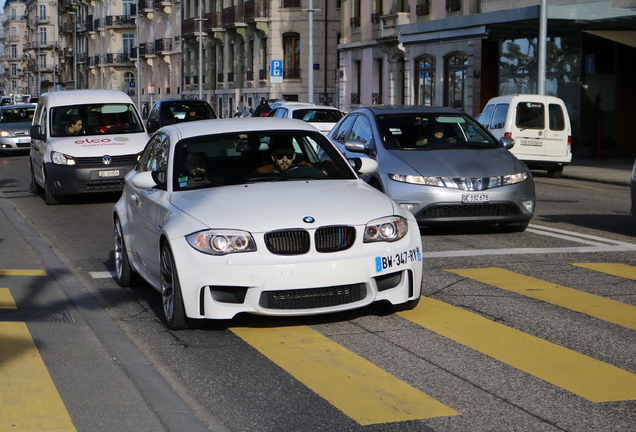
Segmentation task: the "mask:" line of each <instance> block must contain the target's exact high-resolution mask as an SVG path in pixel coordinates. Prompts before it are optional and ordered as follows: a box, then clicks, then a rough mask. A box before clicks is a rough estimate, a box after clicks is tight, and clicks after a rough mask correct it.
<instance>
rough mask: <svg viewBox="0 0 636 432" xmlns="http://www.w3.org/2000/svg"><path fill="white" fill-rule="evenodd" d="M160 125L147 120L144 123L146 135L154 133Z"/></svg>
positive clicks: (154, 121) (155, 121)
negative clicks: (146, 130)
mask: <svg viewBox="0 0 636 432" xmlns="http://www.w3.org/2000/svg"><path fill="white" fill-rule="evenodd" d="M159 127H160V125H159V122H158V121H157V120H148V122H147V123H146V129H148V133H149V134H151V133H154V132H155V131H156V130H157V129H159Z"/></svg>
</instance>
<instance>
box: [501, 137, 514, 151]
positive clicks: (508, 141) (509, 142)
mask: <svg viewBox="0 0 636 432" xmlns="http://www.w3.org/2000/svg"><path fill="white" fill-rule="evenodd" d="M499 141H500V142H501V144H502V145H503V146H504V148H507V149H508V150H510V149H511V148H513V147H514V145H515V140H514V138H510V137H507V136H505V137H501V139H500V140H499Z"/></svg>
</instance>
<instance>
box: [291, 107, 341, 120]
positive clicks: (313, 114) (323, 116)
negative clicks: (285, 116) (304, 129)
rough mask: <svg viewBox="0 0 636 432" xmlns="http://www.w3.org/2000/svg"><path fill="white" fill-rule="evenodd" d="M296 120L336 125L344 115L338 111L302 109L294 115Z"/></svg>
mask: <svg viewBox="0 0 636 432" xmlns="http://www.w3.org/2000/svg"><path fill="white" fill-rule="evenodd" d="M292 116H293V117H294V118H295V119H300V120H304V121H306V122H315V123H336V122H338V121H339V120H340V119H341V118H342V113H340V111H337V110H327V109H300V110H295V111H294V112H293V113H292Z"/></svg>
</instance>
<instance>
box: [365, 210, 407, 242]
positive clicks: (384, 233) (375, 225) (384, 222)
mask: <svg viewBox="0 0 636 432" xmlns="http://www.w3.org/2000/svg"><path fill="white" fill-rule="evenodd" d="M408 230H409V228H408V223H407V222H406V219H404V218H403V217H401V216H389V217H384V218H380V219H374V220H372V221H371V222H369V223H367V225H366V227H365V228H364V243H372V242H394V241H398V240H400V239H401V238H403V237H404V236H405V235H406V233H407V232H408Z"/></svg>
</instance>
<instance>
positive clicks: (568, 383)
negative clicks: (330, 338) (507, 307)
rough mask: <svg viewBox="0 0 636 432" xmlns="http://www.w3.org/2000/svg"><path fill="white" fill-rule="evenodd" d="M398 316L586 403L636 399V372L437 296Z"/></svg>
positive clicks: (426, 299)
mask: <svg viewBox="0 0 636 432" xmlns="http://www.w3.org/2000/svg"><path fill="white" fill-rule="evenodd" d="M398 315H400V316H401V317H403V318H405V319H407V320H409V321H411V322H413V323H415V324H417V325H420V326H422V327H424V328H427V329H429V330H431V331H434V332H435V333H438V334H440V335H442V336H444V337H447V338H449V339H451V340H453V341H455V342H457V343H460V344H462V345H465V346H467V347H470V348H472V349H474V350H476V351H479V352H481V353H483V354H485V355H487V356H490V357H492V358H494V359H496V360H499V361H501V362H503V363H506V364H508V365H510V366H512V367H515V368H517V369H519V370H521V371H524V372H526V373H528V374H530V375H533V376H535V377H537V378H540V379H542V380H544V381H546V382H548V383H550V384H553V385H555V386H557V387H560V388H562V389H564V390H567V391H569V392H571V393H574V394H576V395H578V396H580V397H582V398H584V399H587V400H589V401H591V402H612V401H623V400H634V399H636V375H634V374H632V373H630V372H627V371H624V370H622V369H619V368H617V367H615V366H612V365H609V364H607V363H603V362H601V361H599V360H596V359H593V358H591V357H588V356H585V355H583V354H579V353H577V352H575V351H572V350H569V349H567V348H563V347H561V346H559V345H556V344H553V343H551V342H548V341H545V340H543V339H540V338H538V337H535V336H532V335H529V334H527V333H524V332H522V331H519V330H516V329H513V328H510V327H507V326H505V325H503V324H499V323H496V322H493V321H490V320H488V319H486V318H484V317H481V316H479V315H477V314H474V313H472V312H468V311H465V310H463V309H461V308H458V307H455V306H451V305H449V304H446V303H444V302H441V301H439V300H435V299H432V298H428V297H422V299H421V301H420V304H419V305H418V306H417V307H416V308H415V309H412V310H410V311H404V312H398Z"/></svg>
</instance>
